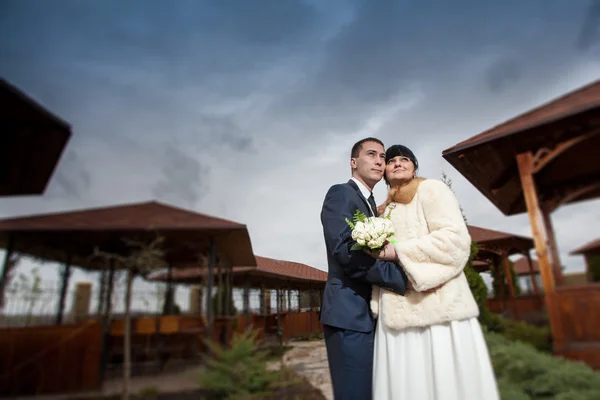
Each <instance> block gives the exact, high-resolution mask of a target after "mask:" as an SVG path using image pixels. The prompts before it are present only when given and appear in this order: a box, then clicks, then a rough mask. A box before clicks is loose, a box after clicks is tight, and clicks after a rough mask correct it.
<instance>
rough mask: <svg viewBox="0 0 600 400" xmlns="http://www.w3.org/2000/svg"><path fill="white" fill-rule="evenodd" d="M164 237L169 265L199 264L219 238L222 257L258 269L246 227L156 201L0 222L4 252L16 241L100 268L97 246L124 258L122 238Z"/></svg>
mask: <svg viewBox="0 0 600 400" xmlns="http://www.w3.org/2000/svg"><path fill="white" fill-rule="evenodd" d="M157 235H161V236H163V237H164V238H165V243H164V246H165V250H166V253H167V254H166V261H167V262H169V263H171V264H172V265H174V266H181V265H183V264H186V265H191V264H194V263H196V262H197V260H198V255H199V254H200V253H203V254H206V253H208V251H209V248H210V247H209V246H210V241H209V240H210V239H209V238H210V237H214V238H215V243H216V247H217V251H218V254H219V255H220V256H221V257H224V258H226V259H228V260H229V261H230V262H231V263H233V264H235V265H243V266H248V267H253V266H256V260H255V258H254V254H253V251H252V245H251V242H250V237H249V234H248V230H247V229H246V226H245V225H242V224H239V223H237V222H233V221H228V220H225V219H221V218H216V217H212V216H209V215H205V214H200V213H196V212H192V211H188V210H184V209H181V208H177V207H173V206H170V205H167V204H163V203H159V202H156V201H151V202H146V203H135V204H123V205H114V206H109V207H101V208H93V209H84V210H75V211H65V212H57V213H50V214H42V215H32V216H24V217H15V218H7V219H2V220H0V248H7V247H8V246H9V242H10V239H12V244H13V247H12V249H13V251H16V252H20V253H23V254H27V255H30V256H34V257H37V258H40V259H45V260H51V261H58V262H64V261H65V260H66V258H67V255H68V254H70V255H71V257H72V261H71V262H72V264H73V265H78V266H81V267H84V268H92V269H94V268H102V267H104V265H103V264H102V265H100V264H99V262H98V261H90V259H89V256H90V255H91V254H92V253H93V251H94V248H95V247H99V248H100V250H102V251H105V252H112V253H118V254H124V253H126V252H127V251H128V250H127V248H126V247H125V244H124V243H123V241H122V239H123V238H125V237H127V238H132V239H136V240H144V241H148V240H151V239H152V238H155V237H156V236H157Z"/></svg>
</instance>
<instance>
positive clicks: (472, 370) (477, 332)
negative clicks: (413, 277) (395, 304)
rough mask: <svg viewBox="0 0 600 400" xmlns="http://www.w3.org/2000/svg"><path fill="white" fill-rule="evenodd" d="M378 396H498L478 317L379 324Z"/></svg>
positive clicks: (463, 399)
mask: <svg viewBox="0 0 600 400" xmlns="http://www.w3.org/2000/svg"><path fill="white" fill-rule="evenodd" d="M373 361H374V362H373V400H408V399H419V400H498V399H500V395H499V394H498V388H497V384H496V379H495V375H494V372H493V369H492V364H491V360H490V356H489V352H488V349H487V344H486V343H485V340H484V337H483V332H482V330H481V326H480V325H479V321H478V320H477V318H472V319H468V320H463V321H452V322H450V323H446V324H441V325H433V326H429V327H425V328H409V329H403V330H400V331H395V330H391V329H389V328H387V327H386V326H385V325H384V324H383V323H382V321H381V320H379V322H378V323H377V331H376V333H375V349H374V360H373Z"/></svg>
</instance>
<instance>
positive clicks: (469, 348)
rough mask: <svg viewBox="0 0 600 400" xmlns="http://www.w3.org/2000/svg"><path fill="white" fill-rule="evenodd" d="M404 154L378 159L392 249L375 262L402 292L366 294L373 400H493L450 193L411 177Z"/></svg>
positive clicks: (462, 235)
mask: <svg viewBox="0 0 600 400" xmlns="http://www.w3.org/2000/svg"><path fill="white" fill-rule="evenodd" d="M417 168H418V162H417V159H416V157H415V156H414V154H413V152H412V151H411V150H410V149H408V148H407V147H405V146H402V145H395V146H392V147H390V148H389V149H388V150H387V151H386V171H385V177H384V178H385V181H386V183H387V184H388V185H389V186H390V190H389V195H388V198H387V200H386V202H385V203H384V204H382V205H381V206H380V207H379V209H378V212H379V214H380V215H381V214H384V215H387V214H388V212H391V214H390V217H391V220H392V222H393V224H394V228H395V239H396V244H395V245H392V244H390V243H388V244H387V245H386V247H384V249H383V250H382V251H381V252H380V253H379V254H378V255H377V258H379V259H383V260H390V261H398V262H399V264H400V265H401V266H402V268H403V269H404V271H405V272H406V275H407V277H408V280H409V287H410V288H411V290H410V291H407V292H406V295H405V296H399V295H397V294H394V293H392V292H388V291H386V290H384V289H380V288H378V287H376V286H374V287H373V295H372V300H371V308H372V310H373V313H374V314H375V315H379V323H378V324H377V331H376V334H375V351H374V363H373V399H374V400H388V399H389V400H392V399H394V400H395V399H419V400H497V399H499V398H500V396H499V394H498V389H497V384H496V380H495V376H494V372H493V369H492V365H491V361H490V357H489V353H488V349H487V345H486V343H485V341H484V338H483V333H482V330H481V326H480V325H479V322H478V320H477V316H478V315H479V309H478V307H477V304H476V302H475V299H474V298H473V295H472V293H471V290H470V288H469V285H468V282H467V279H466V277H465V274H464V272H463V268H464V266H465V264H466V263H467V261H468V258H469V254H470V246H471V237H470V236H469V233H468V230H467V226H466V223H465V221H464V219H463V216H462V212H461V210H460V206H459V204H458V200H457V199H456V197H455V195H454V193H453V192H452V190H451V189H450V188H449V187H448V186H447V185H446V184H445V183H443V182H441V181H439V180H435V179H422V178H417V177H416V172H417Z"/></svg>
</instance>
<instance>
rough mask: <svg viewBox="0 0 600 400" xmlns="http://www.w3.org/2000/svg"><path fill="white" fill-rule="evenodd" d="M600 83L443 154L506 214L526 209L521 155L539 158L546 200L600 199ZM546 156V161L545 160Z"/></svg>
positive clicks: (540, 191)
mask: <svg viewBox="0 0 600 400" xmlns="http://www.w3.org/2000/svg"><path fill="white" fill-rule="evenodd" d="M598 148H600V80H599V81H596V82H593V83H591V84H589V85H587V86H584V87H582V88H580V89H578V90H575V91H573V92H571V93H568V94H566V95H564V96H562V97H559V98H557V99H555V100H553V101H551V102H549V103H547V104H544V105H542V106H540V107H537V108H535V109H533V110H531V111H529V112H527V113H525V114H522V115H520V116H518V117H516V118H513V119H511V120H509V121H507V122H504V123H502V124H500V125H498V126H496V127H494V128H492V129H490V130H487V131H485V132H483V133H481V134H479V135H476V136H474V137H472V138H470V139H467V140H465V141H463V142H460V143H458V144H456V145H455V146H453V147H451V148H449V149H446V150H444V151H443V153H442V155H443V157H444V158H445V159H446V160H447V161H448V162H449V163H450V164H452V166H453V167H454V168H456V169H457V170H458V171H459V172H460V173H461V174H462V175H463V176H465V178H467V179H468V180H469V181H470V182H471V183H472V184H473V185H474V186H475V187H476V188H477V189H478V190H479V191H480V192H481V193H483V194H484V195H485V196H486V197H487V198H488V199H489V200H490V201H491V202H492V203H493V204H494V205H495V206H496V207H498V209H500V210H501V211H502V212H503V213H504V214H505V215H515V214H520V213H523V212H525V211H526V206H525V201H524V198H523V194H522V189H521V182H520V176H519V171H518V167H517V164H516V155H517V154H520V153H524V152H527V151H531V152H533V154H534V156H537V157H538V160H539V161H538V164H537V165H536V167H538V168H539V170H538V171H536V172H537V174H536V185H537V190H538V195H539V196H540V199H541V201H542V202H548V203H555V202H562V204H568V203H572V202H575V201H582V200H588V199H593V198H597V197H598V196H600V184H599V182H600V163H599V162H598V158H597V157H598V156H597V149H598ZM542 156H545V157H546V159H545V160H544V161H541V158H542Z"/></svg>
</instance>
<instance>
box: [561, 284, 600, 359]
mask: <svg viewBox="0 0 600 400" xmlns="http://www.w3.org/2000/svg"><path fill="white" fill-rule="evenodd" d="M550 296H551V298H550V301H551V302H552V307H553V308H554V310H555V312H557V313H558V314H559V321H560V326H557V327H553V329H552V333H553V337H554V352H555V353H556V354H557V355H561V356H564V357H566V358H569V359H573V360H580V361H583V362H585V363H586V364H588V365H590V366H591V367H593V368H595V369H600V317H599V316H600V284H589V285H585V286H567V287H562V288H557V289H556V291H555V292H554V293H552V294H551V295H550Z"/></svg>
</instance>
